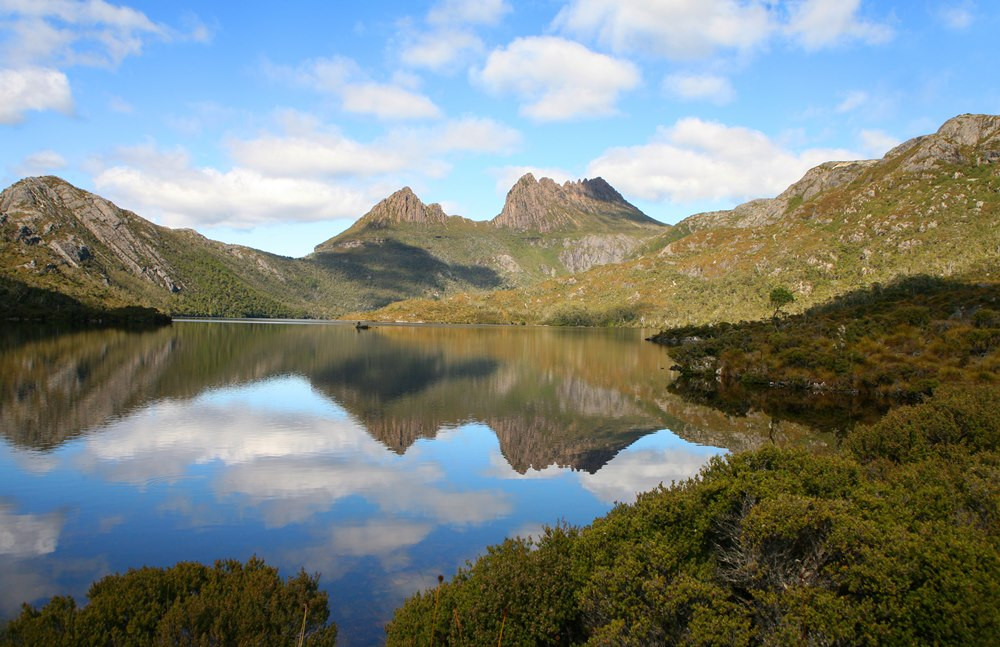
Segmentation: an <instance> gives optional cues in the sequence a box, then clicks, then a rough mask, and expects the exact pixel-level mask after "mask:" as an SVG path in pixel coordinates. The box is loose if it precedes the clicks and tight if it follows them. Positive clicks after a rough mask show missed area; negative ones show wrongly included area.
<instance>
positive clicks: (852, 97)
mask: <svg viewBox="0 0 1000 647" xmlns="http://www.w3.org/2000/svg"><path fill="white" fill-rule="evenodd" d="M866 103H868V93H867V92H865V91H864V90H852V91H850V92H848V93H847V96H845V97H844V100H843V101H841V102H840V103H838V104H837V112H851V111H852V110H856V109H858V108H860V107H861V106H863V105H865V104H866Z"/></svg>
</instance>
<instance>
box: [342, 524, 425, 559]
mask: <svg viewBox="0 0 1000 647" xmlns="http://www.w3.org/2000/svg"><path fill="white" fill-rule="evenodd" d="M431 530H433V527H432V526H431V525H430V524H428V523H414V522H409V521H398V520H388V519H381V520H375V521H371V522H368V523H366V524H364V525H360V526H337V527H336V528H334V529H333V530H332V531H331V535H332V537H331V542H330V546H329V547H328V548H329V549H330V550H332V551H333V553H334V554H337V555H349V556H352V557H361V556H367V555H387V554H390V553H394V552H396V551H398V550H401V549H403V548H409V547H410V546H413V545H415V544H419V543H420V542H422V541H423V540H424V539H425V538H426V537H427V535H429V534H430V533H431Z"/></svg>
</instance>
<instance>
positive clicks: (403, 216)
mask: <svg viewBox="0 0 1000 647" xmlns="http://www.w3.org/2000/svg"><path fill="white" fill-rule="evenodd" d="M447 219H448V215H447V214H445V212H444V210H443V209H442V208H441V205H439V204H437V203H434V204H429V205H428V204H424V203H423V202H421V201H420V198H418V197H417V195H416V194H415V193H414V192H413V190H412V189H411V188H410V187H408V186H404V187H403V188H402V189H400V190H399V191H396V192H395V193H393V194H392V195H390V196H389V197H388V198H386V199H384V200H382V201H381V202H379V203H378V204H377V205H375V206H374V207H372V209H371V211H369V212H368V213H366V214H365V215H364V216H363V217H362V218H361V222H365V223H367V224H369V225H374V226H384V225H387V224H391V223H400V222H417V223H444V222H445V221H447Z"/></svg>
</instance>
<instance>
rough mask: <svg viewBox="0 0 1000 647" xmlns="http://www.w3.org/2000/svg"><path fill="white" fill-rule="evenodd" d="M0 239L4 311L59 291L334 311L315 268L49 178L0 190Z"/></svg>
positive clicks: (216, 309)
mask: <svg viewBox="0 0 1000 647" xmlns="http://www.w3.org/2000/svg"><path fill="white" fill-rule="evenodd" d="M0 241H2V247H0V277H2V279H0V290H2V291H3V292H4V293H5V296H6V298H5V299H4V302H5V303H4V306H5V312H4V314H6V315H7V316H11V315H17V314H19V313H18V312H16V308H17V305H18V303H19V302H23V301H25V300H27V299H28V298H29V297H31V298H34V299H35V300H36V301H37V303H33V304H32V306H33V309H34V310H36V311H44V309H45V307H46V305H47V304H48V305H51V304H53V303H56V302H57V298H56V297H57V296H60V295H65V296H68V297H71V298H72V299H75V300H77V301H78V302H79V303H81V304H83V305H84V306H86V307H91V308H95V309H107V308H114V307H121V306H126V305H142V306H150V307H154V308H158V309H160V310H162V311H165V312H172V313H178V314H194V315H223V316H304V315H306V314H313V315H322V314H325V313H331V314H332V313H333V312H334V311H335V305H334V304H336V297H337V290H338V286H337V285H336V284H335V282H334V281H333V279H332V277H330V276H329V274H328V273H327V272H324V271H322V270H321V269H320V268H316V267H314V266H311V265H309V264H306V263H302V262H301V261H296V260H293V259H290V258H285V257H282V256H277V255H274V254H268V253H266V252H261V251H258V250H255V249H251V248H248V247H242V246H239V245H226V244H223V243H219V242H216V241H212V240H209V239H207V238H205V237H203V236H201V235H200V234H198V233H196V232H194V231H192V230H189V229H168V228H166V227H160V226H158V225H155V224H153V223H151V222H149V221H147V220H145V219H143V218H141V217H139V216H138V215H136V214H135V213H132V212H131V211H126V210H124V209H121V208H119V207H117V206H116V205H114V204H113V203H111V202H109V201H108V200H105V199H104V198H101V197H100V196H97V195H94V194H92V193H89V192H87V191H83V190H81V189H78V188H76V187H74V186H72V185H70V184H69V183H67V182H65V181H63V180H61V179H59V178H56V177H36V178H27V179H24V180H21V181H20V182H17V183H16V184H14V185H13V186H11V187H9V188H8V189H6V190H4V191H3V192H2V193H0ZM38 294H48V295H51V296H50V298H48V299H45V298H41V297H36V296H35V295H38ZM357 305H358V304H357V302H349V303H347V304H345V305H344V306H343V307H344V308H347V307H357Z"/></svg>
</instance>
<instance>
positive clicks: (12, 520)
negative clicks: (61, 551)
mask: <svg viewBox="0 0 1000 647" xmlns="http://www.w3.org/2000/svg"><path fill="white" fill-rule="evenodd" d="M62 526H63V518H62V516H61V515H58V514H50V515H46V516H39V515H33V514H14V512H13V510H12V509H11V508H10V506H7V505H0V555H9V556H14V557H34V556H37V555H48V554H50V553H53V552H55V550H56V545H57V544H58V543H59V534H60V533H61V532H62Z"/></svg>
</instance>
